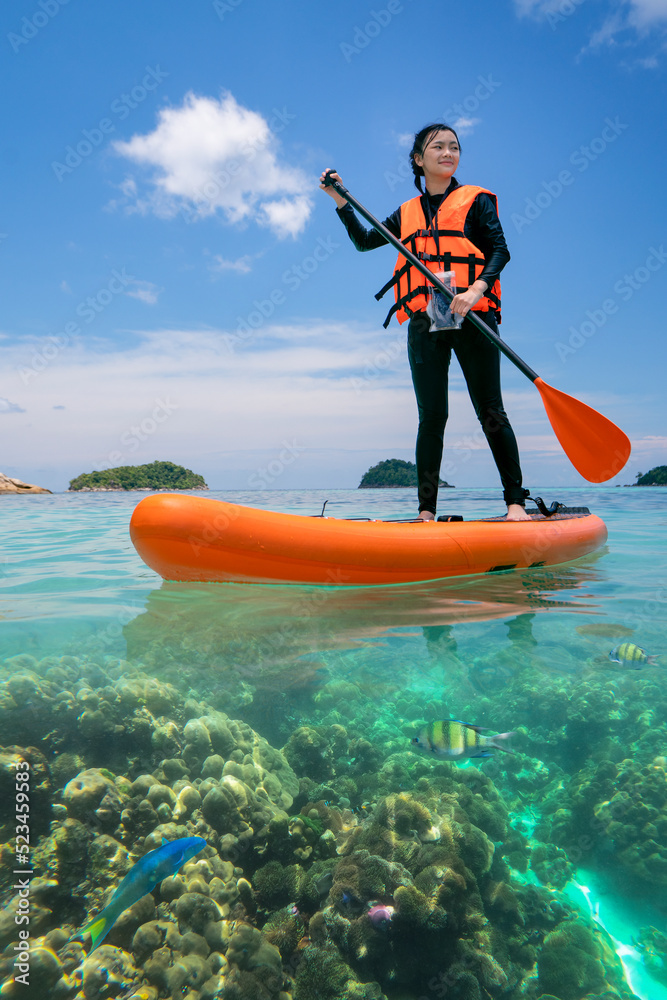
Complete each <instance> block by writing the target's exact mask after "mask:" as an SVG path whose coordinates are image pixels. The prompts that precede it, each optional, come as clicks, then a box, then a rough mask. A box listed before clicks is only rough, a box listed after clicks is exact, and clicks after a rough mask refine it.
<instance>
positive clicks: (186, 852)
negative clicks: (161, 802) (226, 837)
mask: <svg viewBox="0 0 667 1000" xmlns="http://www.w3.org/2000/svg"><path fill="white" fill-rule="evenodd" d="M205 847H206V841H205V840H204V838H203V837H181V838H180V840H172V841H166V840H165V841H163V842H162V846H161V847H158V848H156V849H155V850H154V851H149V852H148V854H144V856H143V858H141V859H140V860H139V861H137V863H136V865H134V867H132V868H130V870H129V872H128V873H127V875H126V876H125V878H124V879H123V881H122V882H121V883H120V885H119V886H118V888H117V889H116V891H115V892H114V894H113V896H112V897H111V901H110V902H109V904H108V905H107V906H105V907H104V909H103V910H102V912H101V913H98V915H97V916H96V917H95V918H94V919H93V920H91V921H90V923H89V924H86V926H85V927H84V928H83V930H82V931H81V932H80V933H81V934H85V933H88V934H90V936H91V937H92V941H93V944H92V948H91V949H90V951H89V952H88V954H89V955H90V954H92V952H94V951H95V949H96V948H97V947H98V945H100V944H101V943H102V941H103V940H104V938H105V937H106V936H107V934H108V933H109V931H110V930H111V928H112V927H113V925H114V924H115V922H116V920H117V919H118V917H119V916H120V915H121V913H122V912H123V910H127V908H128V907H129V906H132V905H133V904H134V903H136V902H137V900H138V899H141V897H142V896H145V895H146V893H148V892H151V890H153V889H154V888H155V886H156V885H157V884H158V882H161V881H162V880H163V879H165V878H168V877H169V876H170V875H175V874H176V872H177V871H178V869H179V868H180V867H181V865H184V864H185V862H186V861H189V860H190V858H192V857H194V855H195V854H199V852H200V851H203V849H204V848H205Z"/></svg>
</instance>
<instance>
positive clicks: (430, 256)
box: [375, 184, 500, 329]
mask: <svg viewBox="0 0 667 1000" xmlns="http://www.w3.org/2000/svg"><path fill="white" fill-rule="evenodd" d="M480 193H483V194H488V195H490V196H491V198H493V201H494V202H495V204H496V209H497V207H498V201H497V198H496V196H495V194H493V192H492V191H488V190H487V189H486V188H483V187H477V186H476V185H474V184H461V185H459V187H457V188H454V190H453V191H452V193H451V194H449V195H447V197H446V198H445V200H444V201H443V202H442V204H441V205H440V208H439V209H438V212H437V215H436V216H435V218H434V219H433V221H432V223H431V226H430V228H429V229H427V228H426V219H425V217H424V210H423V208H422V203H421V198H419V197H417V198H411V199H410V201H406V202H404V203H403V204H402V205H401V243H404V244H405V245H406V246H407V248H408V249H409V250H412V252H413V254H415V256H417V257H419V259H420V260H421V261H423V262H424V263H425V264H426V266H427V267H428V269H429V271H434V272H435V271H454V272H455V274H456V291H457V293H458V292H465V291H466V289H467V288H469V287H470V285H472V283H473V282H474V281H475V279H476V278H478V277H479V275H480V274H481V273H482V270H483V268H484V264H485V263H486V262H485V260H484V257H483V256H482V252H481V250H480V249H479V248H478V247H476V246H475V244H474V243H472V242H471V241H470V240H469V239H468V238H467V237H466V236H464V233H463V229H464V226H465V221H466V216H467V215H468V212H469V211H470V207H471V205H472V203H473V201H474V200H475V198H476V197H477V195H478V194H480ZM436 236H437V239H438V243H437V244H436V239H435V237H436ZM392 285H393V286H394V295H395V298H396V302H395V304H394V305H393V306H392V307H391V309H390V310H389V313H388V314H387V318H386V320H385V322H384V326H385V329H386V327H387V326H388V325H389V320H390V319H391V317H392V316H393V315H394V313H396V316H397V319H398V322H399V323H404V322H405V321H406V319H408V318H409V317H410V316H412V315H413V314H414V313H416V312H419V311H420V310H422V311H423V310H425V309H426V303H427V289H428V287H429V286H428V285H427V280H426V278H425V277H424V276H423V274H420V272H419V271H418V270H417V269H416V267H414V266H413V265H412V264H411V263H410V262H409V261H408V260H406V259H405V257H403V255H402V254H399V255H398V260H397V261H396V267H395V268H394V276H393V277H392V279H391V281H388V282H387V284H386V285H385V286H384V288H381V289H380V291H379V292H378V293H377V295H376V296H375V298H376V299H381V298H382V296H383V295H384V294H385V292H387V291H389V289H390V288H391V287H392ZM408 303H409V304H408ZM473 309H474V310H475V311H478V312H483V311H487V310H489V309H494V310H496V313H497V317H498V320H500V282H499V281H495V282H494V284H493V286H492V287H491V288H488V289H487V290H486V292H485V293H484V295H483V296H482V298H481V299H480V300H479V302H478V303H477V305H476V306H473Z"/></svg>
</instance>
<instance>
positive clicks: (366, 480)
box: [357, 458, 454, 490]
mask: <svg viewBox="0 0 667 1000" xmlns="http://www.w3.org/2000/svg"><path fill="white" fill-rule="evenodd" d="M402 486H414V487H416V486H417V466H416V465H415V464H414V462H404V461H403V459H402V458H388V459H387V460H386V461H384V462H378V464H377V465H373V466H371V468H370V469H369V470H368V472H365V473H364V475H363V476H362V478H361V482H360V483H359V486H358V487H357V488H358V489H360V490H376V489H394V488H400V487H402ZM440 486H445V487H447V488H449V489H454V487H453V486H452V485H451V483H445V482H444V481H443V480H442V479H441V480H440Z"/></svg>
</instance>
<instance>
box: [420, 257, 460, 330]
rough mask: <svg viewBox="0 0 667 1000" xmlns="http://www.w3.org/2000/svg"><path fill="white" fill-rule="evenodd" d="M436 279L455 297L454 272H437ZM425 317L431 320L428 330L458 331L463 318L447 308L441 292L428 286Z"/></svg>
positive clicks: (446, 302)
mask: <svg viewBox="0 0 667 1000" xmlns="http://www.w3.org/2000/svg"><path fill="white" fill-rule="evenodd" d="M435 277H436V278H439V279H440V281H441V282H442V283H443V285H445V286H446V287H447V288H449V290H450V291H451V293H452V295H456V280H455V278H456V275H455V272H454V271H437V272H436V274H435ZM426 315H427V316H428V317H429V319H430V320H431V326H430V330H431V332H434V331H435V330H459V329H460V328H461V323H463V316H459V315H458V314H457V313H453V312H452V310H451V309H450V307H449V300H448V299H446V298H445V296H444V295H443V294H442V292H440V291H438V289H437V288H435V287H434V286H433V285H429V286H428V302H427V303H426Z"/></svg>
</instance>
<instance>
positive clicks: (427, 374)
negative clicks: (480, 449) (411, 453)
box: [408, 312, 528, 514]
mask: <svg viewBox="0 0 667 1000" xmlns="http://www.w3.org/2000/svg"><path fill="white" fill-rule="evenodd" d="M481 318H482V319H483V320H484V322H485V323H487V324H488V326H490V327H491V328H492V329H493V330H496V331H497V329H498V326H497V324H496V319H495V316H494V314H493V313H492V312H485V313H483V314H482V316H481ZM430 323H431V321H430V320H429V318H428V316H427V315H426V313H423V312H420V313H416V314H415V315H414V316H413V317H412V318H411V319H410V323H409V325H408V358H409V361H410V370H411V372H412V384H413V385H414V387H415V394H416V396H417V407H418V410H419V431H418V432H417V478H418V481H419V510H420V511H422V510H428V511H431V513H432V514H435V512H436V503H437V499H438V480H439V478H440V463H441V461H442V448H443V439H444V434H445V424H446V423H447V416H448V413H449V411H448V403H447V380H448V374H449V362H450V359H451V356H452V350H453V351H454V353H455V354H456V357H457V358H458V361H459V364H460V365H461V369H462V371H463V375H464V377H465V380H466V384H467V386H468V392H469V393H470V399H471V400H472V404H473V406H474V408H475V413H476V414H477V418H478V420H479V422H480V424H481V425H482V430H483V431H484V434H485V436H486V440H487V441H488V442H489V447H490V448H491V453H492V455H493V458H494V461H495V463H496V466H497V468H498V472H499V473H500V481H501V483H502V485H503V498H504V500H505V503H507V504H511V503H518V504H523V503H524V501H525V497H526V496H527V494H528V490H524V489H523V488H522V486H521V466H520V465H519V450H518V448H517V443H516V438H515V437H514V431H513V430H512V428H511V426H510V422H509V420H508V419H507V414H506V413H505V410H504V408H503V399H502V395H501V391H500V351H499V350H498V348H497V347H496V346H495V344H493V343H491V341H490V340H489V339H488V338H487V337H485V336H484V334H483V333H481V331H479V330H478V329H477V327H476V326H475V325H474V324H473V323H472V321H471V320H469V319H468V317H466V318H465V319H464V321H463V325H462V326H461V329H460V330H450V331H445V332H442V331H441V332H438V333H430V332H429V326H430Z"/></svg>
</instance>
